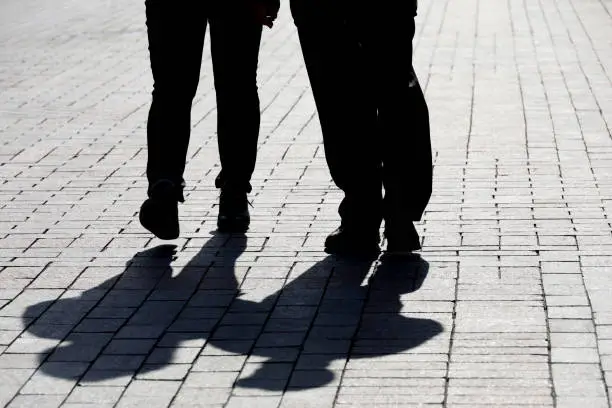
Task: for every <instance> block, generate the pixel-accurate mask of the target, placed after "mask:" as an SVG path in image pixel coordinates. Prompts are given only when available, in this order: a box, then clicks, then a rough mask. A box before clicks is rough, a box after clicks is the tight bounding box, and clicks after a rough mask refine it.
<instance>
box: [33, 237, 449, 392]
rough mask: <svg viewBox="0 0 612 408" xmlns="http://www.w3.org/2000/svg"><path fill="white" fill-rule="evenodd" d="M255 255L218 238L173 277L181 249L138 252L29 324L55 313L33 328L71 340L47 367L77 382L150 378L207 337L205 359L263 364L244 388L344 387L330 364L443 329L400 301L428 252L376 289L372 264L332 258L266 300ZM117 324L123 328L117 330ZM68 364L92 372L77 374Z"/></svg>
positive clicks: (378, 280)
mask: <svg viewBox="0 0 612 408" xmlns="http://www.w3.org/2000/svg"><path fill="white" fill-rule="evenodd" d="M246 248H247V238H246V236H245V235H215V236H213V237H212V238H211V239H210V240H209V241H208V242H207V243H206V244H205V245H204V246H203V247H202V248H201V250H200V251H199V253H198V254H197V255H196V256H194V257H193V258H192V259H191V260H190V261H189V262H188V264H187V265H185V266H184V267H183V268H182V269H181V271H180V272H179V273H178V274H176V273H175V274H173V272H172V268H171V263H172V261H173V258H174V256H175V247H174V246H171V245H162V246H158V247H155V248H152V249H149V250H146V251H142V252H139V253H137V254H136V255H134V257H133V258H132V259H130V261H128V263H127V266H126V270H125V271H124V272H123V273H122V274H120V275H118V276H115V277H112V278H110V279H108V280H107V281H105V282H103V283H102V284H100V285H98V286H96V287H95V288H92V289H90V290H87V291H84V292H81V295H80V296H79V297H78V298H62V299H59V300H57V301H55V302H41V303H39V304H35V305H32V306H31V307H29V308H28V309H27V311H26V312H25V313H24V321H29V320H31V319H30V318H31V317H33V316H35V315H38V314H40V313H41V312H42V311H44V312H43V313H42V315H41V316H40V317H39V318H38V319H37V320H36V321H34V323H33V324H31V325H30V326H28V328H27V330H28V331H29V333H31V334H33V335H35V336H37V337H41V338H47V339H55V340H61V343H60V344H59V345H58V346H57V347H55V348H53V347H51V348H49V349H48V350H45V351H44V352H42V353H40V355H39V356H40V362H41V363H43V362H45V364H42V366H41V368H40V370H41V371H42V372H43V373H45V374H47V375H50V376H53V377H59V378H69V379H74V378H78V377H79V376H80V375H81V374H82V371H84V370H85V368H88V372H87V374H86V376H85V378H86V380H87V381H89V382H98V381H103V380H108V379H113V378H116V377H119V376H125V375H126V374H127V373H129V372H130V370H131V372H132V373H135V372H137V373H138V375H140V376H142V375H146V374H147V373H154V372H155V371H157V370H161V369H163V368H164V367H166V366H168V365H170V364H173V363H175V362H176V361H175V359H174V355H175V352H176V351H177V350H178V348H179V347H181V344H182V343H183V342H185V341H190V340H206V346H205V347H204V349H203V350H204V352H203V353H202V354H203V356H201V357H200V358H206V355H207V350H213V352H212V354H225V355H227V354H232V355H243V356H247V355H248V356H251V357H256V358H257V361H258V363H257V364H250V365H249V366H250V367H252V370H247V369H244V367H243V370H242V376H241V377H239V378H238V379H237V382H236V386H238V387H247V388H257V389H265V390H284V389H286V388H287V387H291V389H309V388H316V387H320V386H324V385H326V384H329V383H330V382H331V381H333V380H334V378H335V374H334V372H333V371H332V370H330V369H329V366H330V365H331V364H332V362H333V361H335V360H337V359H342V360H346V359H347V358H350V359H356V358H369V357H375V356H383V355H393V354H397V353H402V352H406V351H408V350H410V349H412V348H414V347H417V346H419V345H421V344H423V343H425V342H427V341H428V340H429V339H431V338H433V337H435V336H436V335H438V334H439V333H441V332H442V331H443V328H442V326H441V325H440V324H439V323H438V322H436V321H434V320H430V319H420V318H414V317H407V316H406V315H404V313H403V312H402V303H401V299H400V296H401V295H402V294H406V293H410V292H413V291H415V290H418V289H419V288H420V286H421V285H422V283H423V281H424V279H425V278H426V276H427V271H428V264H427V262H425V261H424V260H423V259H422V258H420V257H419V256H414V257H411V258H404V259H390V258H388V259H384V258H383V260H382V261H381V262H380V263H379V264H378V265H377V267H376V269H375V271H374V273H373V274H372V275H371V276H370V278H369V279H368V281H367V282H366V283H365V284H364V278H366V276H367V275H368V272H369V271H371V269H372V262H365V261H355V260H352V261H351V260H344V259H340V258H336V257H334V256H328V257H326V258H324V259H323V260H321V261H319V262H316V263H315V264H314V265H312V266H310V267H308V268H304V269H305V271H304V272H301V271H300V268H299V267H298V266H297V264H296V265H294V267H293V269H292V270H291V272H290V275H289V279H288V282H289V283H287V284H284V285H283V284H282V283H281V284H280V285H277V286H282V288H281V289H279V290H276V291H274V292H273V293H272V294H269V295H267V296H262V297H261V300H258V299H257V297H256V295H253V294H254V293H255V294H257V293H262V292H263V293H265V292H266V286H265V284H264V285H263V286H262V287H260V288H258V287H257V286H258V285H257V283H258V282H265V281H267V280H268V279H266V276H265V273H264V274H257V276H254V277H251V276H250V275H249V274H250V270H249V271H247V267H246V266H240V265H239V266H238V267H237V265H236V261H237V259H238V258H239V257H240V256H241V255H242V254H243V253H244V251H245V249H246ZM299 264H304V263H301V262H300V263H299ZM270 268H271V269H270V270H271V271H272V270H273V269H274V267H270ZM245 276H246V277H247V279H244V278H245ZM274 276H275V277H277V276H278V274H277V273H274ZM260 278H261V279H260ZM280 279H282V278H280ZM274 280H275V279H274ZM282 282H284V281H282ZM253 284H255V285H253ZM262 288H263V289H262ZM272 291H273V290H269V291H268V292H272ZM253 296H255V298H254V299H253V300H251V299H249V297H251V298H253ZM92 299H93V300H92ZM109 316H115V317H114V318H110V317H109ZM118 316H123V317H118ZM77 319H78V320H77ZM75 320H76V321H75ZM109 322H115V323H116V322H119V323H121V325H120V327H117V328H105V325H106V324H108V323H109ZM122 347H124V349H122ZM125 347H127V348H125ZM134 347H136V348H138V347H140V348H142V350H135V349H134ZM215 350H216V351H215ZM126 355H127V357H130V358H129V359H127V360H122V359H121V357H122V356H123V357H126ZM118 361H119V363H118ZM121 361H128V363H129V364H123V365H121V364H122V363H121ZM65 362H80V363H83V365H84V366H85V368H83V369H82V370H77V372H75V367H74V365H66V364H65ZM196 366H197V362H196ZM194 367H195V366H194ZM245 367H246V366H245ZM210 371H215V370H214V367H213V369H212V370H210ZM210 374H211V376H214V372H211V373H210Z"/></svg>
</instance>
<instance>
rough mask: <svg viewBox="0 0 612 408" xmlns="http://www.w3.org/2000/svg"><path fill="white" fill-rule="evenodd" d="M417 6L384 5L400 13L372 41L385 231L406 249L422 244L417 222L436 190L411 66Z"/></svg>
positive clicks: (394, 243) (426, 126)
mask: <svg viewBox="0 0 612 408" xmlns="http://www.w3.org/2000/svg"><path fill="white" fill-rule="evenodd" d="M413 4H414V5H415V4H416V2H413ZM414 5H413V6H411V5H410V4H406V3H401V2H400V3H396V4H393V5H390V6H387V7H386V8H385V9H384V10H380V11H379V13H381V14H386V15H389V16H397V18H394V17H391V18H389V19H387V20H385V21H384V22H382V21H381V22H380V23H379V24H376V25H375V32H376V34H377V35H375V36H374V37H373V39H374V41H373V42H372V43H369V44H368V46H369V47H371V53H372V55H373V59H374V61H375V62H376V67H377V69H376V70H377V73H376V80H377V94H378V96H377V100H378V126H379V134H378V136H379V137H380V138H381V140H382V145H383V149H382V152H383V156H382V158H383V183H384V189H385V197H384V207H383V208H384V210H383V213H384V219H385V235H386V236H387V238H388V244H389V246H393V247H396V248H403V249H405V250H415V249H419V248H420V244H419V238H418V234H417V233H416V230H415V229H414V224H413V221H418V220H420V219H421V217H422V214H423V212H424V210H425V207H426V206H427V203H428V202H429V199H430V197H431V193H432V155H431V140H430V129H429V112H428V108H427V103H426V101H425V97H424V95H423V91H422V90H421V87H420V85H419V82H418V80H417V77H416V74H415V73H414V69H413V65H412V55H413V53H412V39H413V37H414V32H415V25H414V18H413V15H414V14H415V11H416V10H415V8H414ZM378 21H380V20H378Z"/></svg>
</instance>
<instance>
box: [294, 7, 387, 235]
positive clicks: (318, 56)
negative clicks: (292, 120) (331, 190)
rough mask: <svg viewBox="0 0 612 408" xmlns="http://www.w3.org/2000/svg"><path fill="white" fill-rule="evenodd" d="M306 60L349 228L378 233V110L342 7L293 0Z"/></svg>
mask: <svg viewBox="0 0 612 408" xmlns="http://www.w3.org/2000/svg"><path fill="white" fill-rule="evenodd" d="M291 11H292V14H293V18H294V20H295V24H296V26H297V29H298V34H299V39H300V45H301V48H302V54H303V56H304V61H305V63H306V68H307V71H308V76H309V79H310V84H311V88H312V92H313V95H314V99H315V102H316V106H317V111H318V114H319V120H320V123H321V128H322V132H323V143H324V147H325V156H326V160H327V163H328V166H329V170H330V173H331V176H332V179H333V180H334V183H335V184H336V185H337V186H338V188H340V189H341V190H342V191H343V192H344V195H345V196H344V199H343V200H342V203H341V205H340V209H339V213H340V216H341V218H342V224H343V226H345V227H347V228H348V227H352V228H355V227H358V228H365V229H368V230H372V229H375V230H376V231H378V228H379V226H380V222H381V219H382V183H381V174H380V171H381V169H380V156H379V152H378V151H377V148H376V141H375V138H376V135H375V133H376V106H375V101H374V98H372V97H370V96H369V95H370V93H371V87H370V86H369V85H368V84H369V82H368V78H367V71H366V70H365V61H364V59H363V53H362V52H361V51H360V45H359V43H358V42H357V41H356V39H355V37H354V36H353V35H352V34H351V33H350V32H349V30H348V29H347V25H346V19H347V16H346V13H345V10H344V8H343V7H342V5H340V4H339V3H338V2H327V1H323V0H292V2H291Z"/></svg>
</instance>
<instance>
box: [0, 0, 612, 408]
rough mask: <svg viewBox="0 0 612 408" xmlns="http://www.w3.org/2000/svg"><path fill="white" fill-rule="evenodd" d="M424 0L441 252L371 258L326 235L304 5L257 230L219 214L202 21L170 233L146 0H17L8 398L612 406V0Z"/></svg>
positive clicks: (271, 43)
mask: <svg viewBox="0 0 612 408" xmlns="http://www.w3.org/2000/svg"><path fill="white" fill-rule="evenodd" d="M420 3H421V5H420V7H421V8H420V10H419V16H418V19H417V36H416V38H415V49H416V55H415V69H416V72H417V74H418V75H419V78H420V81H421V83H422V85H423V87H424V89H425V92H426V97H427V100H428V103H429V107H430V113H431V125H432V138H433V149H434V157H435V163H434V179H435V181H434V194H433V197H432V200H431V203H430V205H429V207H428V209H427V212H426V214H425V215H424V217H423V221H422V222H420V223H418V225H417V228H418V230H419V232H420V233H421V235H422V237H423V248H424V249H423V251H422V253H421V258H420V259H418V258H415V259H412V260H407V261H405V262H401V263H389V262H381V261H377V262H375V263H372V264H366V263H358V262H351V261H347V260H341V259H336V258H333V257H327V256H325V254H324V253H323V252H322V245H323V241H324V239H325V236H326V234H327V233H329V232H330V231H331V230H333V229H334V228H335V227H336V226H337V223H338V216H337V213H336V209H337V205H338V203H339V200H340V198H341V196H340V194H339V192H338V190H337V189H336V188H335V187H334V185H333V183H332V182H331V179H330V177H329V173H328V171H327V167H326V164H325V157H324V152H323V149H322V145H321V132H320V128H319V124H318V118H317V115H316V109H315V104H314V101H313V99H312V94H311V91H310V88H309V83H308V78H307V75H306V71H305V68H304V64H303V60H302V56H301V52H300V49H299V44H298V39H297V35H296V32H295V27H294V25H293V21H292V19H291V16H290V12H289V7H288V2H287V3H283V6H282V9H281V14H280V17H279V20H278V23H277V24H276V25H275V27H274V28H273V29H272V30H267V29H266V30H264V37H263V42H262V48H261V58H260V66H259V73H258V75H259V77H258V80H259V88H260V95H261V106H262V130H261V140H260V148H259V156H258V163H257V168H256V171H255V175H254V178H253V185H254V191H253V193H252V194H251V197H250V198H251V199H252V200H253V205H254V208H253V210H252V216H253V222H252V227H251V229H250V231H249V232H248V233H247V234H246V238H245V237H236V236H224V235H216V234H214V229H215V222H216V214H217V199H218V196H217V194H218V192H217V191H216V189H215V188H214V177H215V176H216V174H217V170H218V168H219V162H218V154H217V150H216V149H217V144H216V139H215V137H216V135H215V127H216V110H215V94H214V87H213V77H212V69H211V61H210V52H209V43H208V39H207V41H206V45H205V53H204V61H203V68H202V75H201V81H200V85H199V89H198V93H197V96H196V99H195V100H194V104H193V114H192V124H193V138H192V143H191V146H190V150H189V163H188V166H187V174H186V179H187V190H186V196H187V201H186V203H185V204H184V205H182V206H181V207H180V212H181V229H182V235H181V238H180V239H177V240H176V241H173V242H170V243H167V242H161V241H159V240H156V239H152V237H151V236H150V235H149V234H148V233H147V232H146V231H144V230H143V229H142V228H141V226H140V225H139V223H138V218H137V213H138V209H139V205H140V203H141V201H142V200H143V198H144V195H145V189H146V183H145V177H144V170H145V159H146V146H145V141H146V134H145V129H146V116H147V112H148V107H149V103H150V90H151V86H152V78H151V75H150V70H149V66H148V51H147V39H146V26H145V15H144V2H127V3H126V2H122V3H119V2H118V1H114V0H107V1H101V2H100V1H98V2H82V1H80V2H79V1H75V0H57V1H55V2H40V1H34V0H21V1H15V0H5V1H2V3H1V4H0V16H2V17H0V21H1V24H0V41H1V42H2V44H3V46H2V47H1V48H0V72H1V75H0V143H1V148H0V406H6V407H11V408H16V407H26V406H35V407H42V408H46V407H60V406H62V407H72V408H76V407H80V406H90V407H91V406H95V407H102V408H105V407H109V408H110V407H117V408H123V407H132V406H134V407H147V408H155V407H225V408H235V407H249V408H251V407H274V408H290V407H300V408H301V407H317V408H327V407H339V408H348V407H358V406H368V407H370V406H376V407H379V406H380V407H417V406H422V407H449V408H451V407H456V408H460V407H464V408H468V407H469V408H479V407H483V408H484V407H502V406H503V407H523V406H524V407H555V408H572V407H580V408H582V407H589V408H599V407H610V388H609V387H610V384H612V300H611V299H612V296H611V295H612V292H611V290H612V289H611V288H612V233H611V231H612V228H611V225H610V220H609V214H608V210H610V211H611V212H612V181H610V180H612V177H610V176H612V160H611V159H612V138H611V131H610V129H611V127H612V78H611V75H612V74H611V73H612V49H610V38H612V17H611V16H612V2H611V1H610V0H592V1H581V0H534V1H515V0H487V1H484V0H453V1H450V0H435V1H429V2H425V1H423V2H420ZM398 52H401V50H398ZM356 86H358V84H356Z"/></svg>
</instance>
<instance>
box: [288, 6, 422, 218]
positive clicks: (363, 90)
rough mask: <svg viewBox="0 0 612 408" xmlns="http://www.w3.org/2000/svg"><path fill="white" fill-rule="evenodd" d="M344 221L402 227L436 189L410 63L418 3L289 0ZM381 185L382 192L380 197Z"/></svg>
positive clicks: (419, 96)
mask: <svg viewBox="0 0 612 408" xmlns="http://www.w3.org/2000/svg"><path fill="white" fill-rule="evenodd" d="M291 10H292V14H293V18H294V20H295V24H296V26H297V29H298V34H299V38H300V44H301V47H302V53H303V56H304V61H305V63H306V68H307V71H308V76H309V79H310V83H311V87H312V91H313V95H314V98H315V102H316V106H317V111H318V114H319V119H320V122H321V128H322V131H323V142H324V147H325V156H326V159H327V163H328V165H329V169H330V173H331V176H332V178H333V180H334V182H335V184H336V185H337V186H338V187H339V188H340V189H341V190H343V192H344V194H345V196H344V199H343V201H342V203H341V205H340V209H339V213H340V216H341V218H342V224H343V225H344V226H358V227H359V228H372V229H376V230H377V229H378V228H379V227H380V222H381V220H382V219H383V218H384V219H385V221H386V228H387V229H389V228H396V227H397V228H398V229H402V228H404V226H405V225H406V224H407V223H409V222H412V221H418V220H420V219H421V216H422V214H423V211H424V210H425V207H426V206H427V203H428V202H429V199H430V197H431V190H432V157H431V141H430V132H429V112H428V109H427V104H426V102H425V98H424V96H423V92H422V90H421V87H420V85H419V83H418V81H417V79H416V75H415V74H414V70H413V67H412V39H413V37H414V33H415V25H414V15H416V1H412V2H411V1H396V0H389V1H378V2H377V1H371V0H369V1H364V0H352V1H351V0H336V1H331V2H330V1H325V0H292V2H291ZM383 187H384V191H385V196H384V199H383V197H382V189H383Z"/></svg>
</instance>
